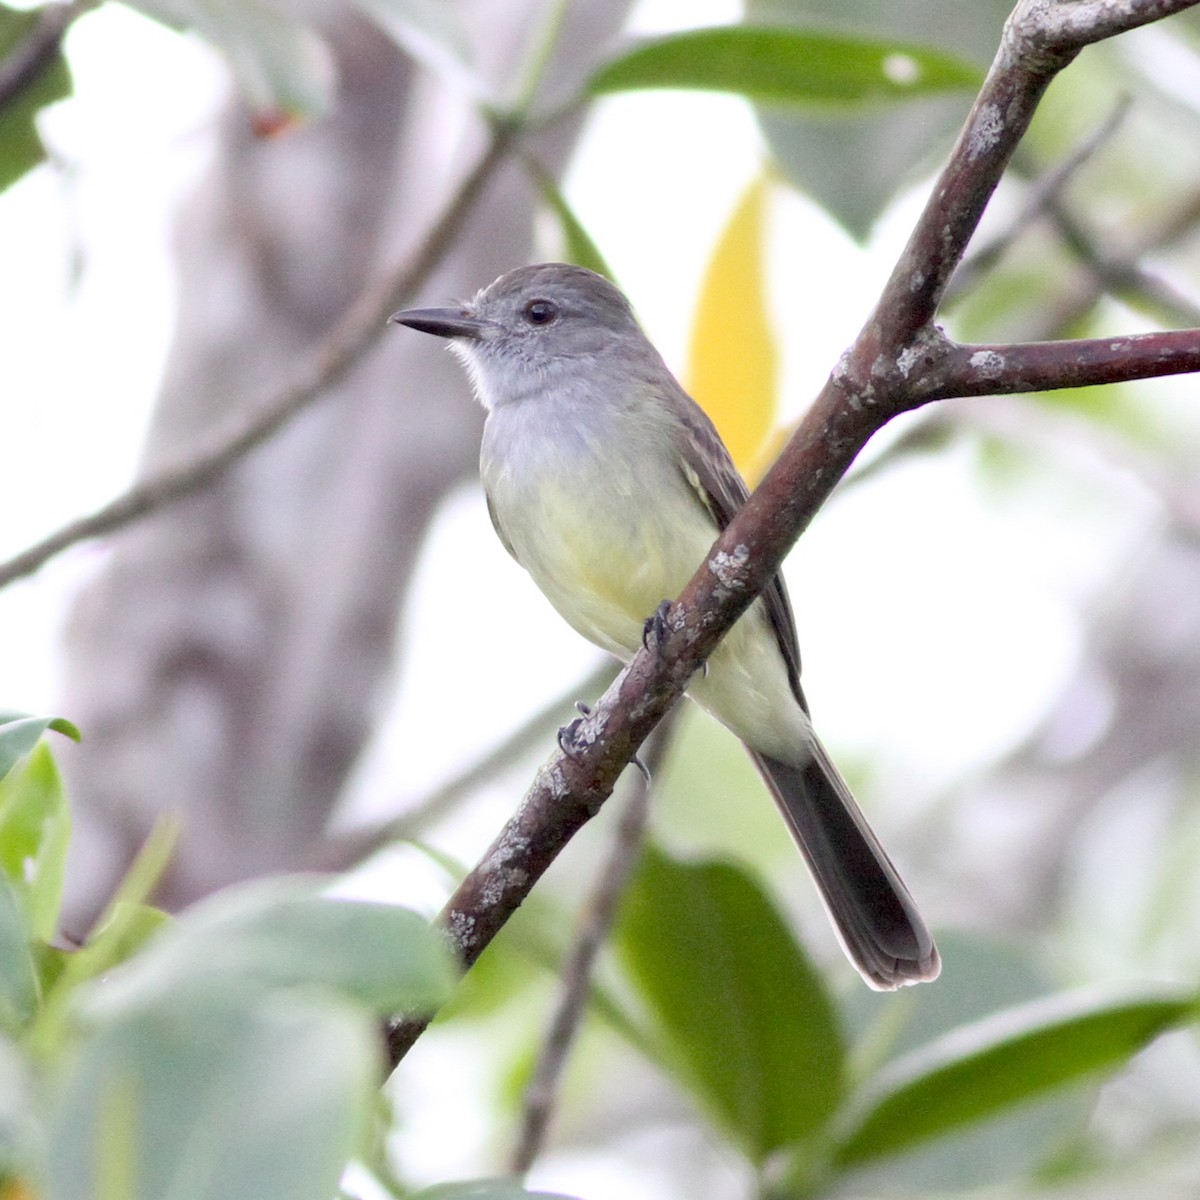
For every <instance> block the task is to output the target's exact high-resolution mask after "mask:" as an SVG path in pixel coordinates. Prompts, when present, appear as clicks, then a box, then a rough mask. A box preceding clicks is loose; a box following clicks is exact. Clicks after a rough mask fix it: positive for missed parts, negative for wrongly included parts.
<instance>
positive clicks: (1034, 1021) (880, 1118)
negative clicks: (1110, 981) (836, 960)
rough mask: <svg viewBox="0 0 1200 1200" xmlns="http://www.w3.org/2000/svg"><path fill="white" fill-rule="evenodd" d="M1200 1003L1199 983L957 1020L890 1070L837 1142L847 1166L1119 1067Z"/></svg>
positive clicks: (1055, 1000)
mask: <svg viewBox="0 0 1200 1200" xmlns="http://www.w3.org/2000/svg"><path fill="white" fill-rule="evenodd" d="M1198 1013H1200V1009H1198V1006H1197V998H1196V996H1195V995H1194V994H1193V993H1191V992H1183V991H1178V990H1176V991H1166V990H1155V991H1151V990H1149V989H1147V990H1145V991H1143V992H1141V993H1132V994H1130V993H1128V992H1125V993H1121V994H1117V995H1114V994H1112V993H1109V994H1106V995H1103V996H1100V997H1099V998H1097V997H1096V996H1095V994H1089V995H1088V996H1085V997H1079V996H1056V997H1052V998H1051V999H1049V1000H1041V1001H1035V1002H1034V1003H1032V1004H1025V1005H1021V1006H1019V1007H1017V1008H1013V1009H1009V1010H1007V1011H1005V1012H1002V1013H998V1014H997V1015H996V1016H994V1017H989V1018H987V1019H985V1020H983V1021H979V1022H976V1023H975V1024H972V1025H968V1026H964V1027H962V1028H960V1029H957V1030H954V1031H953V1032H951V1033H950V1034H947V1035H946V1036H945V1037H942V1038H939V1039H937V1040H936V1041H934V1042H932V1043H930V1044H929V1045H928V1046H926V1047H924V1048H923V1049H921V1050H918V1051H915V1052H914V1053H912V1054H910V1055H907V1056H905V1057H904V1058H902V1059H899V1060H898V1061H897V1062H895V1063H894V1064H892V1066H891V1067H889V1068H888V1069H887V1070H885V1071H882V1072H881V1073H880V1074H879V1076H878V1077H877V1078H876V1080H875V1081H874V1082H873V1084H872V1085H870V1086H869V1088H868V1089H867V1091H866V1093H865V1094H864V1095H863V1097H862V1099H861V1101H860V1102H859V1104H858V1106H857V1108H858V1115H857V1118H856V1120H855V1122H854V1124H853V1127H852V1128H851V1129H850V1130H849V1132H848V1133H847V1134H846V1135H845V1136H844V1137H843V1138H842V1140H841V1145H840V1146H839V1147H837V1149H836V1150H835V1160H836V1161H837V1162H838V1163H840V1164H841V1165H843V1166H850V1165H857V1164H859V1163H865V1162H869V1161H871V1160H873V1159H878V1158H881V1157H883V1156H885V1155H890V1154H896V1153H898V1152H900V1151H904V1150H907V1149H909V1148H910V1147H912V1146H916V1145H919V1144H920V1143H922V1142H925V1141H928V1140H929V1139H931V1138H935V1137H940V1136H942V1135H943V1134H946V1133H948V1132H950V1131H951V1130H954V1129H958V1128H961V1127H962V1126H965V1125H969V1124H972V1123H974V1122H976V1121H982V1120H984V1119H986V1118H988V1117H991V1116H993V1115H995V1114H997V1113H1000V1112H1003V1111H1004V1110H1006V1109H1008V1108H1011V1107H1012V1106H1013V1105H1016V1104H1020V1103H1023V1102H1025V1101H1028V1100H1031V1099H1033V1098H1034V1097H1040V1096H1042V1095H1044V1094H1045V1093H1046V1092H1048V1091H1050V1090H1051V1089H1052V1088H1057V1087H1060V1086H1061V1085H1063V1084H1065V1083H1068V1082H1070V1081H1072V1080H1074V1079H1078V1078H1080V1077H1081V1076H1083V1075H1087V1074H1089V1073H1091V1072H1094V1071H1099V1070H1102V1069H1103V1068H1106V1067H1113V1066H1116V1065H1118V1064H1120V1063H1122V1062H1124V1061H1125V1060H1126V1059H1128V1058H1129V1057H1130V1056H1131V1055H1133V1054H1135V1053H1136V1052H1137V1051H1138V1050H1141V1049H1142V1048H1143V1047H1144V1046H1145V1045H1147V1044H1148V1043H1149V1042H1151V1041H1153V1040H1154V1039H1155V1038H1156V1037H1158V1035H1159V1034H1161V1033H1163V1032H1165V1031H1166V1030H1168V1029H1172V1028H1174V1027H1175V1026H1178V1025H1180V1024H1183V1023H1185V1022H1187V1021H1189V1020H1194V1019H1195V1018H1196V1016H1197V1015H1198Z"/></svg>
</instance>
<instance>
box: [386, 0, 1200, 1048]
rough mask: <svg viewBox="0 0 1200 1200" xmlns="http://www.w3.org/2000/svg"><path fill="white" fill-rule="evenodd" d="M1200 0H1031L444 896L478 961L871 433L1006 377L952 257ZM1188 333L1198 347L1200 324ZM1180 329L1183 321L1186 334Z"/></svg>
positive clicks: (1178, 356) (1046, 366) (1143, 351)
mask: <svg viewBox="0 0 1200 1200" xmlns="http://www.w3.org/2000/svg"><path fill="white" fill-rule="evenodd" d="M1194 2H1195V0H1123V2H1122V3H1120V4H1108V3H1104V2H1103V0H1074V2H1072V3H1070V4H1047V3H1045V0H1020V3H1018V5H1017V7H1016V9H1015V10H1014V12H1013V15H1012V16H1011V17H1010V18H1009V21H1008V23H1007V24H1006V26H1005V30H1004V36H1003V40H1002V42H1001V46H1000V50H999V52H998V54H997V56H996V60H995V62H994V63H993V65H992V68H991V70H990V71H989V72H988V76H987V79H986V80H985V82H984V84H983V87H982V89H981V91H980V94H979V96H978V98H977V99H976V102H975V104H974V106H973V107H972V109H971V112H970V114H969V115H968V117H967V120H966V123H965V125H964V127H963V130H962V133H961V134H960V136H959V139H958V141H957V143H956V144H955V147H954V149H953V151H952V152H951V156H950V160H949V162H948V163H947V165H946V167H945V169H944V170H943V171H942V173H941V175H940V177H939V178H938V180H937V181H936V182H935V184H934V187H933V190H932V192H931V194H930V196H929V199H928V201H927V202H926V205H925V208H924V211H923V212H922V214H921V216H920V218H919V219H918V221H917V224H916V227H915V228H914V230H913V234H912V236H911V237H910V239H909V242H908V245H907V246H906V247H905V249H904V251H903V253H902V254H901V256H900V259H899V261H898V262H897V264H896V267H895V269H894V270H893V272H892V275H891V277H890V279H889V280H888V282H887V284H886V285H885V287H884V289H883V292H882V294H881V296H880V299H879V302H878V304H877V305H876V308H875V310H874V312H873V313H872V314H871V316H870V318H869V319H868V321H867V324H866V325H865V326H864V328H863V330H862V332H861V333H860V334H859V336H858V338H857V339H856V340H855V342H854V344H853V345H852V346H851V347H850V349H849V350H848V351H847V352H846V353H845V354H844V355H843V356H842V358H841V360H840V362H839V363H838V366H837V368H836V369H835V371H834V373H833V374H832V375H831V376H830V378H829V380H828V382H827V383H826V385H825V387H824V388H823V389H822V390H821V393H820V395H819V396H818V397H817V399H816V402H815V403H814V404H813V405H812V407H811V408H810V409H809V411H808V413H807V414H806V416H805V418H804V420H803V421H802V422H801V425H800V427H799V429H798V430H797V432H796V434H795V435H794V436H793V437H792V439H791V440H790V441H789V442H788V444H787V446H786V447H785V448H784V450H783V453H782V454H781V455H780V457H779V459H778V460H777V461H776V463H775V464H774V465H773V466H772V467H771V469H770V470H769V471H768V472H767V474H766V476H765V478H764V479H763V481H762V483H761V484H760V485H759V486H758V488H757V489H756V490H755V491H754V493H753V494H752V495H751V496H750V498H749V499H748V500H747V501H746V503H745V504H744V505H743V507H742V509H741V510H740V511H739V512H738V514H737V515H736V517H735V518H734V519H733V521H732V522H731V523H730V525H729V527H728V528H727V529H726V530H725V531H724V533H723V534H722V535H721V536H720V538H718V540H717V542H716V543H715V545H714V546H713V548H712V550H711V551H710V552H709V554H708V555H707V556H706V558H705V561H704V562H703V563H702V564H701V566H700V568H699V569H698V570H697V572H696V574H695V575H694V576H693V578H692V579H691V581H690V582H689V583H688V584H687V586H686V587H685V588H684V590H683V592H682V593H681V595H680V597H679V599H678V600H676V602H675V603H674V604H673V605H672V606H671V608H670V610H669V611H668V613H667V616H666V618H665V621H664V625H665V627H666V636H665V637H664V638H663V639H662V641H661V643H660V642H659V641H658V640H657V639H652V640H651V643H650V644H649V645H648V646H646V647H644V648H643V649H642V650H640V651H639V652H638V654H637V655H636V656H635V657H634V659H633V661H632V662H631V663H630V664H629V666H628V667H627V668H626V669H625V671H623V672H622V673H621V675H620V676H618V678H617V679H616V680H615V681H614V682H613V684H612V685H611V686H610V687H609V689H608V690H607V692H606V693H605V694H604V696H603V697H602V698H601V700H600V702H599V703H598V704H597V705H596V706H595V707H594V708H593V709H592V711H591V713H590V714H589V715H588V716H585V717H584V718H583V719H582V721H581V724H580V726H579V729H578V730H577V733H576V737H575V739H574V740H575V742H576V747H575V748H574V749H573V751H572V753H571V754H570V755H566V754H564V753H562V752H561V751H560V752H559V753H557V754H555V755H554V756H552V757H551V759H550V760H549V761H548V762H547V763H546V764H545V765H544V766H543V767H542V768H541V770H540V771H539V772H538V773H537V776H536V777H535V779H534V782H533V785H532V786H531V788H530V790H529V792H528V793H527V794H526V796H525V798H524V800H523V801H522V803H521V805H520V807H519V809H518V810H517V812H516V813H515V814H514V815H513V817H512V818H511V819H510V820H509V821H508V823H507V824H506V825H505V826H504V828H503V829H502V830H501V831H500V833H499V835H498V836H497V838H496V840H495V841H494V842H493V843H492V845H491V847H490V848H489V849H488V851H487V852H486V853H485V855H484V857H483V859H482V860H481V861H480V863H479V864H478V865H477V866H476V867H475V868H474V869H473V870H472V871H471V872H470V873H469V874H468V875H467V877H466V878H465V879H464V880H463V881H462V883H461V884H460V886H459V887H458V889H457V890H456V891H455V893H454V895H453V896H452V897H451V899H450V901H449V902H448V903H447V905H446V907H445V908H444V909H443V910H442V913H441V914H440V916H439V918H438V920H439V923H440V925H441V927H442V929H443V930H444V932H445V934H446V937H447V939H448V940H449V942H450V944H451V945H452V946H453V948H454V950H455V952H456V954H457V956H458V958H459V961H460V963H461V965H462V967H463V968H464V969H466V968H468V967H470V966H471V964H472V963H474V962H475V961H476V959H477V958H478V957H479V955H480V954H481V953H482V952H483V950H484V948H485V947H486V946H487V945H488V944H489V942H490V941H491V940H492V938H493V937H495V935H496V933H497V932H498V931H499V930H500V929H501V928H502V927H503V925H504V923H505V922H506V921H507V920H508V918H509V917H510V916H511V914H512V913H513V912H514V911H515V910H516V909H517V907H518V906H519V905H520V904H521V902H522V901H523V900H524V898H525V897H526V896H527V895H528V894H529V892H530V890H531V889H532V888H533V887H534V885H535V884H536V883H537V881H538V879H540V878H541V876H542V875H543V874H544V873H545V871H546V870H547V868H548V867H549V866H550V864H551V863H552V862H553V861H554V859H555V857H556V856H557V855H558V853H559V851H560V850H561V849H562V847H563V846H564V845H566V843H567V842H568V841H569V840H570V838H571V837H573V836H574V834H575V833H576V832H577V831H578V830H579V829H580V828H581V827H582V826H583V825H584V824H585V823H586V822H587V821H588V820H590V819H591V817H592V816H594V815H595V813H596V812H597V811H598V810H599V808H600V806H601V805H602V804H603V803H604V801H605V800H606V799H607V797H608V796H609V795H610V793H611V792H612V789H613V786H614V784H615V782H616V780H617V777H618V776H619V775H620V773H621V771H622V770H623V769H624V767H625V766H626V764H628V762H629V761H630V759H631V758H632V757H633V755H634V754H636V753H637V750H638V748H639V747H640V746H641V744H642V742H643V741H644V740H645V738H646V737H647V736H648V735H649V733H650V731H651V730H652V729H653V728H654V726H655V725H656V724H657V723H658V721H659V720H661V718H662V717H663V716H664V715H665V714H666V712H667V711H668V710H669V709H670V708H671V706H672V705H673V704H674V703H675V702H676V700H677V699H678V698H679V696H680V695H681V694H682V693H683V690H684V689H685V688H686V686H687V684H688V682H689V680H690V679H691V678H692V676H693V675H694V674H695V672H696V671H697V670H698V669H699V668H700V666H701V665H702V663H703V662H704V660H705V659H706V658H707V656H708V655H709V654H710V653H711V652H712V650H713V648H714V647H715V646H716V644H717V642H718V641H719V640H720V638H721V637H722V636H723V635H724V634H725V632H726V631H727V630H728V629H729V628H730V627H731V626H732V625H733V623H734V622H735V621H736V620H737V619H738V617H740V616H741V615H742V613H744V612H745V611H746V609H747V608H748V607H749V606H750V604H751V603H753V601H754V598H755V597H756V596H757V595H758V594H759V593H760V592H761V591H762V589H763V588H764V587H765V586H766V585H767V584H768V583H769V582H770V580H771V579H772V578H773V577H774V576H775V573H776V572H777V571H778V570H779V567H780V564H781V563H782V561H783V559H784V557H785V555H786V554H787V552H788V551H789V550H790V549H791V547H792V545H793V544H794V543H795V541H796V539H797V537H799V535H800V534H801V533H802V532H803V530H804V529H805V527H806V526H807V525H808V523H809V522H810V521H811V520H812V518H813V516H814V514H815V513H816V512H817V510H818V509H819V508H820V506H821V505H822V504H823V503H824V502H825V500H826V499H827V498H828V497H829V494H830V492H831V491H832V490H833V488H834V486H835V485H836V484H837V482H838V480H839V479H841V477H842V476H843V475H844V474H845V472H846V470H847V469H848V468H849V466H850V464H851V463H852V462H853V461H854V459H855V457H856V456H857V455H858V453H859V451H860V450H861V449H862V448H863V446H864V445H866V443H867V442H868V441H869V439H870V438H871V437H872V436H873V435H874V434H875V433H876V432H877V431H878V430H879V429H880V428H882V427H883V426H884V425H885V424H886V423H887V422H888V421H890V420H891V419H892V418H893V417H894V416H896V415H897V414H899V413H901V412H907V411H911V410H912V409H913V408H916V407H919V406H920V405H922V404H925V403H928V401H929V400H931V399H934V398H935V397H936V396H942V397H946V396H950V395H973V394H978V393H977V392H976V391H975V390H974V389H975V388H976V387H978V385H979V383H980V380H981V379H982V378H983V377H984V376H988V375H992V376H993V378H992V379H990V380H989V382H990V383H993V384H994V383H995V382H996V379H995V377H994V372H992V371H991V370H990V368H991V366H992V364H993V363H994V361H995V360H994V359H993V358H991V357H989V352H990V353H992V354H1001V353H1003V352H1004V351H1006V350H1007V351H1012V350H1014V349H1016V348H1012V347H1007V348H1003V347H990V348H967V349H966V351H965V352H964V348H962V347H956V346H954V344H953V343H951V342H949V341H948V340H947V339H946V338H945V337H944V335H942V334H941V333H940V332H939V331H938V330H937V328H936V326H935V325H934V323H933V320H934V317H935V315H936V312H937V307H938V304H939V302H940V301H941V298H942V296H943V295H944V293H945V289H946V285H947V283H948V281H949V278H950V275H951V273H952V272H953V271H954V269H955V267H956V266H957V265H958V263H959V261H960V260H961V258H962V254H963V250H964V249H965V247H966V245H967V243H968V241H969V240H970V238H971V236H972V234H973V233H974V231H975V229H976V227H977V226H978V223H979V218H980V216H981V215H982V213H983V210H984V208H985V207H986V205H987V202H988V199H989V198H990V196H991V194H992V192H993V190H994V189H995V187H996V184H997V183H998V181H999V179H1000V176H1001V175H1002V173H1003V172H1004V170H1005V168H1006V167H1007V165H1008V163H1009V161H1010V159H1011V157H1012V154H1013V151H1014V150H1015V148H1016V146H1017V144H1018V142H1019V141H1020V140H1021V138H1022V137H1023V136H1024V134H1025V132H1026V130H1027V129H1028V127H1029V122H1030V121H1031V120H1032V118H1033V114H1034V112H1035V110H1036V108H1037V105H1038V102H1039V101H1040V99H1041V97H1042V95H1043V94H1044V92H1045V90H1046V88H1047V87H1048V86H1049V84H1050V82H1051V80H1052V79H1053V78H1054V77H1055V76H1056V75H1057V74H1058V72H1059V71H1061V70H1062V69H1063V68H1064V67H1065V66H1067V65H1068V64H1069V63H1070V62H1071V61H1072V59H1073V58H1074V57H1075V56H1076V54H1078V53H1079V51H1080V50H1081V49H1082V48H1083V47H1084V46H1085V45H1088V44H1090V43H1092V42H1095V41H1099V40H1101V39H1102V38H1105V37H1109V36H1112V35H1113V34H1116V33H1119V32H1122V31H1123V30H1125V29H1131V28H1134V27H1136V26H1139V25H1143V24H1146V23H1148V22H1149V21H1152V20H1156V19H1158V18H1159V17H1162V16H1166V15H1167V14H1168V13H1171V12H1176V11H1179V10H1181V9H1183V8H1188V7H1191V5H1192V3H1194ZM1157 336H1159V337H1161V338H1167V339H1170V338H1171V335H1157ZM1190 336H1191V338H1192V339H1193V341H1194V342H1195V343H1196V346H1197V359H1198V361H1200V332H1194V333H1192V334H1191V335H1190ZM1181 340H1184V339H1182V338H1181V337H1180V335H1176V337H1175V341H1176V342H1179V341H1181ZM1123 341H1124V342H1125V343H1126V347H1125V348H1126V353H1128V354H1133V355H1135V356H1136V357H1138V359H1139V366H1140V367H1141V368H1142V371H1143V374H1148V373H1153V371H1152V370H1151V368H1152V366H1153V362H1152V359H1153V346H1152V344H1151V343H1139V342H1138V341H1137V339H1123ZM1162 345H1163V346H1164V347H1165V348H1167V349H1170V350H1171V353H1173V354H1174V356H1175V357H1174V361H1173V363H1172V364H1169V365H1167V366H1166V367H1165V368H1164V369H1163V370H1162V371H1160V372H1159V373H1166V371H1170V370H1191V369H1195V368H1194V366H1193V365H1192V364H1191V360H1190V358H1189V356H1188V355H1187V354H1186V353H1185V352H1184V349H1183V348H1182V347H1181V346H1179V345H1175V346H1173V347H1171V346H1170V345H1169V343H1163V344H1162ZM1082 346H1084V344H1082V343H1074V344H1065V345H1063V346H1062V347H1060V348H1059V349H1058V351H1057V353H1058V355H1059V363H1058V366H1059V367H1060V369H1061V373H1062V374H1063V375H1065V376H1066V377H1069V378H1070V380H1071V382H1069V383H1064V382H1058V383H1055V382H1053V379H1054V372H1053V371H1052V370H1051V361H1050V360H1051V358H1052V355H1053V352H1052V351H1046V350H1044V349H1043V348H1041V347H1034V348H1032V349H1033V351H1034V352H1033V353H1032V354H1030V353H1028V351H1029V349H1030V348H1024V350H1025V351H1026V353H1025V361H1024V362H1023V364H1022V366H1021V369H1022V370H1024V371H1025V372H1026V373H1028V374H1029V375H1031V376H1037V377H1038V378H1040V379H1042V380H1043V381H1044V382H1043V383H1042V384H1041V385H1040V386H1047V384H1048V385H1049V386H1078V385H1079V384H1081V383H1084V382H1090V381H1091V380H1089V379H1087V378H1086V376H1087V374H1088V369H1089V366H1090V365H1092V364H1090V363H1089V361H1088V359H1087V357H1086V356H1085V358H1084V359H1083V360H1082V361H1080V360H1079V357H1078V355H1079V351H1080V348H1081V347H1082ZM1086 348H1087V351H1088V353H1089V354H1090V353H1093V352H1094V353H1095V356H1096V361H1095V363H1094V375H1095V378H1096V380H1097V381H1100V380H1108V379H1111V378H1113V377H1115V375H1116V373H1117V370H1118V369H1117V368H1116V367H1115V364H1114V363H1113V362H1112V361H1105V359H1104V354H1103V348H1102V347H1101V346H1099V345H1098V344H1095V343H1090V344H1087V346H1086ZM981 351H982V353H981ZM1016 358H1018V359H1020V358H1021V355H1020V354H1018V355H1016ZM1161 365H1162V364H1160V366H1161ZM951 366H953V368H954V369H953V370H952V369H951ZM1124 377H1128V372H1126V374H1125V376H1124ZM935 385H936V386H935ZM939 389H941V390H939ZM997 390H998V389H997ZM428 1019H429V1018H428V1017H427V1016H423V1017H417V1016H413V1015H409V1016H406V1017H404V1018H397V1019H396V1020H395V1021H393V1022H391V1023H390V1026H389V1030H388V1039H387V1041H388V1052H389V1055H390V1059H391V1062H392V1064H393V1065H395V1064H396V1063H398V1062H399V1060H400V1059H401V1058H402V1057H403V1056H404V1054H405V1053H406V1052H407V1050H408V1049H409V1047H411V1046H412V1044H413V1043H414V1042H415V1041H416V1039H417V1038H418V1037H419V1036H420V1034H421V1032H422V1031H423V1030H424V1028H425V1026H426V1025H427V1024H428Z"/></svg>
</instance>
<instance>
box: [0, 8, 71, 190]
mask: <svg viewBox="0 0 1200 1200" xmlns="http://www.w3.org/2000/svg"><path fill="white" fill-rule="evenodd" d="M40 19H41V13H40V12H39V11H37V10H34V11H32V12H14V11H13V10H12V9H11V8H4V7H0V60H7V59H8V56H9V55H10V54H11V53H12V52H13V51H15V50H16V49H17V48H18V47H19V46H21V45H24V44H26V40H27V39H28V38H29V37H30V35H31V34H32V33H33V30H34V29H35V28H36V26H37V25H38V23H39V21H40ZM70 94H71V72H70V71H69V70H68V69H67V62H66V59H65V58H63V56H62V51H61V50H58V51H56V52H55V53H54V54H53V55H52V56H50V57H49V59H48V60H47V62H46V65H45V66H44V67H43V68H42V69H41V71H40V72H39V73H38V74H37V75H36V76H35V77H34V78H33V79H31V81H30V82H29V84H28V86H26V87H25V88H24V89H22V90H21V91H20V92H18V93H17V95H15V96H14V97H12V98H11V99H10V100H9V101H8V103H7V104H5V105H4V106H3V107H2V108H0V192H2V191H3V190H4V189H5V188H6V187H8V186H9V184H11V183H15V182H16V181H17V180H18V179H20V178H21V176H22V175H24V174H25V172H26V171H29V170H32V168H34V167H36V166H37V165H38V163H40V162H41V161H42V160H43V159H44V158H45V157H46V147H45V146H44V145H43V144H42V139H41V138H40V137H39V136H38V131H37V125H36V123H35V118H36V117H37V114H38V113H39V112H40V111H41V110H42V109H43V108H45V107H46V106H47V105H48V104H53V103H54V102H55V101H56V100H62V99H63V98H64V97H66V96H69V95H70Z"/></svg>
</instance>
